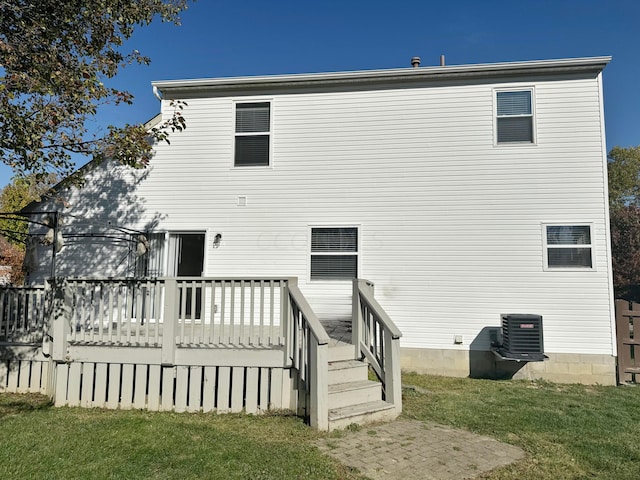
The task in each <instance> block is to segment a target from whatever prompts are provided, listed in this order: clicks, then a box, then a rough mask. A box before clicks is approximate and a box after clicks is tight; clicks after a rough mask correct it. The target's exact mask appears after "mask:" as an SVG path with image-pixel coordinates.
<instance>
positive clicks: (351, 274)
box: [310, 227, 359, 280]
mask: <svg viewBox="0 0 640 480" xmlns="http://www.w3.org/2000/svg"><path fill="white" fill-rule="evenodd" d="M358 251H359V248H358V227H311V252H310V257H311V259H310V264H311V269H310V272H311V275H310V277H311V280H351V279H353V278H357V277H358Z"/></svg>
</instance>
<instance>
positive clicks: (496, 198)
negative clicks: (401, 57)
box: [29, 57, 616, 384]
mask: <svg viewBox="0 0 640 480" xmlns="http://www.w3.org/2000/svg"><path fill="white" fill-rule="evenodd" d="M609 60H610V58H609V57H594V58H580V59H565V60H546V61H529V62H512V63H498V64H484V65H459V66H438V67H420V68H404V69H392V70H375V71H358V72H335V73H312V74H297V75H279V76H264V77H242V78H213V79H196V80H169V81H159V82H154V83H153V87H154V90H155V92H156V94H157V95H158V96H159V97H162V101H161V116H160V117H159V119H166V118H169V117H170V116H171V115H172V114H173V109H174V108H175V107H174V102H173V101H174V100H179V101H182V102H186V107H185V108H184V110H183V115H184V117H185V120H186V124H187V128H186V130H185V131H183V132H181V133H176V134H173V135H171V136H170V141H171V144H170V145H168V144H158V145H156V146H155V156H154V158H153V160H152V161H151V164H150V166H149V167H148V168H147V169H145V170H138V171H134V170H130V169H127V168H125V167H121V166H118V165H114V164H113V163H110V162H104V163H102V164H99V165H97V164H96V165H91V164H90V165H89V166H88V167H87V168H86V169H85V176H86V179H87V182H86V186H85V187H84V188H82V189H75V188H70V189H68V190H64V189H63V190H61V191H60V195H61V196H62V197H64V199H65V203H64V205H65V206H64V208H62V207H61V205H62V204H61V203H51V204H50V205H49V207H47V208H50V207H51V208H54V207H55V209H56V210H57V211H58V213H59V215H60V222H59V229H60V231H61V232H62V235H63V238H64V240H65V247H64V248H63V249H62V250H61V251H60V252H58V253H57V254H56V262H55V272H54V273H55V275H56V276H92V277H95V276H98V277H109V276H112V277H119V276H120V277H122V276H127V277H132V276H205V277H247V278H249V277H251V278H254V277H298V283H299V286H300V289H301V290H302V291H303V292H304V294H305V296H306V297H307V298H308V300H309V303H310V305H311V307H312V308H313V309H314V310H315V312H316V313H317V315H318V316H319V317H320V319H321V320H327V321H329V320H340V319H349V318H350V317H351V314H352V311H351V295H352V279H353V278H363V279H367V280H369V281H371V282H373V283H374V284H375V293H376V298H377V299H378V301H379V302H380V304H381V305H382V306H383V307H384V309H385V310H386V312H387V313H388V314H389V316H390V317H391V319H392V320H393V321H394V322H395V323H396V324H397V325H398V327H399V328H400V330H402V332H403V337H402V342H401V347H402V348H401V354H402V366H403V368H405V369H407V370H415V371H419V372H427V373H436V374H443V375H463V376H466V375H470V374H471V375H474V376H475V375H478V376H483V375H487V374H489V375H491V374H492V373H491V372H493V374H496V372H498V373H500V372H501V374H505V375H509V376H511V375H513V376H516V377H518V376H521V377H542V378H545V379H548V380H554V381H567V382H585V383H596V382H597V383H602V384H611V383H614V382H615V355H616V352H615V330H614V318H613V294H612V274H611V258H610V256H611V252H610V241H609V232H608V206H607V205H608V202H607V180H606V145H605V140H604V138H605V137H604V117H603V104H602V70H603V68H604V67H605V66H606V64H607V63H608V62H609ZM41 209H44V208H41ZM107 230H108V231H109V232H111V233H109V234H108V235H106V234H104V232H105V231H107ZM137 232H142V233H144V234H145V236H146V238H147V239H148V244H147V245H146V246H145V247H144V248H143V250H146V253H145V254H144V255H141V256H136V255H135V250H136V248H138V247H139V245H138V244H137V243H136V240H135V239H136V238H137V235H138V233H137ZM123 239H124V240H123ZM127 239H128V240H127ZM48 252H49V251H47V252H45V251H44V250H42V251H41V252H40V254H39V258H38V260H37V261H36V262H35V265H34V267H33V269H32V271H31V272H30V275H29V280H30V282H32V283H41V282H42V281H43V280H44V278H46V277H48V276H49V275H51V274H52V270H51V263H50V258H49V257H48V255H50V252H49V253H48ZM138 253H141V252H140V251H138ZM519 315H527V316H528V317H519ZM509 318H515V319H518V318H541V320H542V322H541V324H540V325H539V327H540V331H539V334H540V341H541V342H542V341H543V350H544V354H545V355H546V356H547V357H548V359H547V360H545V361H539V362H514V361H509V360H506V361H505V358H504V355H502V357H501V355H500V354H496V353H494V352H491V342H492V336H493V335H495V333H496V332H497V331H499V330H500V329H501V327H502V323H503V320H504V319H509ZM525 323H526V322H525ZM526 325H529V323H526ZM536 328H537V327H536ZM494 340H495V339H494Z"/></svg>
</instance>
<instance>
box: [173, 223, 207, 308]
mask: <svg viewBox="0 0 640 480" xmlns="http://www.w3.org/2000/svg"><path fill="white" fill-rule="evenodd" d="M204 237H205V235H204V233H171V234H169V272H168V273H169V275H173V276H175V277H201V276H202V273H203V272H204ZM183 292H184V293H183ZM183 295H185V296H186V297H185V299H184V302H183V301H182V300H183ZM194 296H195V302H194ZM179 301H180V310H179V314H180V317H182V318H200V313H201V311H202V288H200V287H196V288H193V287H192V286H191V285H190V284H185V285H184V286H183V288H181V289H180V297H179ZM183 304H184V312H183V311H182V310H183ZM194 306H195V311H194V308H193V307H194Z"/></svg>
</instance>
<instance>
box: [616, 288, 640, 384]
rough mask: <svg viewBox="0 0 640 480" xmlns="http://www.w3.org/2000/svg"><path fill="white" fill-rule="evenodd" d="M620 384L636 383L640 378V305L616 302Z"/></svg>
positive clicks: (622, 301) (621, 301)
mask: <svg viewBox="0 0 640 480" xmlns="http://www.w3.org/2000/svg"><path fill="white" fill-rule="evenodd" d="M616 337H617V340H618V383H636V382H637V380H638V378H640V304H638V303H634V302H629V301H627V300H616Z"/></svg>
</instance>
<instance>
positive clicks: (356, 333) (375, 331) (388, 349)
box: [352, 279, 402, 414]
mask: <svg viewBox="0 0 640 480" xmlns="http://www.w3.org/2000/svg"><path fill="white" fill-rule="evenodd" d="M373 292H374V284H373V282H370V281H368V280H362V279H354V281H353V328H352V343H353V344H354V346H355V349H356V357H357V358H362V357H364V358H365V359H366V360H367V361H368V362H369V365H371V367H372V368H373V370H374V372H375V373H376V375H377V376H378V378H379V379H380V381H381V382H382V389H383V392H384V400H385V401H386V402H388V403H392V404H393V405H394V406H395V408H396V413H398V414H400V413H401V412H402V380H401V378H400V337H402V332H400V330H399V329H398V327H397V326H396V325H395V323H393V321H392V320H391V318H389V315H387V313H386V312H385V311H384V309H383V308H382V307H381V306H380V304H379V303H378V302H377V301H376V299H375V298H374V296H373Z"/></svg>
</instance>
